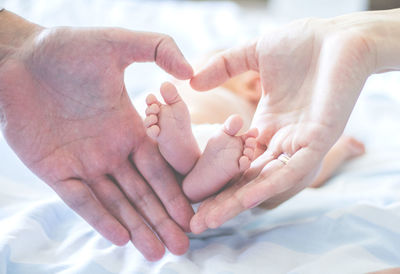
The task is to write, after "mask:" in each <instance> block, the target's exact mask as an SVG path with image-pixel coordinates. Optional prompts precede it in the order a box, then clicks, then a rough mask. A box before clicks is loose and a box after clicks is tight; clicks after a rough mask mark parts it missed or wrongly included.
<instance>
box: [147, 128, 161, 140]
mask: <svg viewBox="0 0 400 274" xmlns="http://www.w3.org/2000/svg"><path fill="white" fill-rule="evenodd" d="M146 133H147V136H149V137H150V138H152V139H156V138H157V137H158V135H160V127H159V126H157V125H153V126H151V127H149V128H147V129H146Z"/></svg>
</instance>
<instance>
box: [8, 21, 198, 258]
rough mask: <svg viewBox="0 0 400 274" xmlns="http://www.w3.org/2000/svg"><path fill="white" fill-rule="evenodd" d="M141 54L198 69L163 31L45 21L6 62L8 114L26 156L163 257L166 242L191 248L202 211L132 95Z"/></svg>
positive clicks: (76, 204) (101, 222) (101, 219)
mask: <svg viewBox="0 0 400 274" xmlns="http://www.w3.org/2000/svg"><path fill="white" fill-rule="evenodd" d="M134 61H138V62H143V61H155V62H157V64H158V65H160V66H161V67H163V68H164V69H165V70H166V71H167V72H170V73H172V74H174V75H175V76H177V77H179V78H181V79H182V78H190V77H191V74H192V70H191V67H190V66H189V65H188V64H187V63H186V61H184V59H183V57H182V55H181V54H180V52H179V50H178V49H177V47H176V45H175V44H174V42H173V41H172V39H170V38H168V37H166V36H163V35H159V34H151V33H140V32H130V31H127V30H123V29H73V28H55V29H42V30H41V31H40V32H38V34H37V36H36V37H35V39H32V41H30V42H29V43H28V42H27V43H25V45H24V47H22V48H21V49H20V50H18V52H17V53H15V54H13V55H11V56H10V57H9V58H7V60H6V61H5V62H3V63H2V64H1V66H0V83H2V86H1V87H0V89H1V93H0V96H1V99H2V100H1V102H6V103H5V104H3V105H1V108H0V110H1V113H2V116H1V118H2V119H1V120H0V121H1V122H2V125H3V133H4V136H5V137H6V140H7V141H8V143H9V144H10V146H11V147H12V148H13V149H14V151H15V152H16V153H17V154H18V156H19V157H20V158H21V159H22V161H23V162H24V163H25V164H26V165H27V166H28V167H29V168H30V169H31V170H32V171H33V172H34V173H35V174H37V175H38V176H39V177H40V178H41V179H43V180H44V181H45V182H46V183H48V184H49V185H50V186H51V187H52V188H53V189H54V190H55V191H56V192H57V194H58V195H59V196H60V197H61V198H62V199H63V200H64V201H65V202H66V203H67V204H68V205H69V206H70V207H71V208H72V209H74V210H75V211H76V212H77V213H78V214H80V215H81V216H82V217H83V218H84V219H85V220H86V221H87V222H88V223H89V224H91V225H92V226H93V227H94V228H95V229H96V230H98V231H99V232H100V233H101V234H102V235H103V236H105V237H106V238H108V239H109V240H111V241H112V242H113V243H115V244H120V245H122V244H125V243H126V242H127V241H128V240H129V239H131V240H132V242H133V243H134V244H135V245H136V246H137V247H138V249H139V250H140V251H141V252H142V253H143V254H144V255H145V256H146V258H148V259H150V260H156V259H159V258H160V257H161V256H162V255H163V253H164V244H165V245H166V246H167V247H168V248H169V249H170V250H171V251H172V252H173V253H176V254H182V253H184V252H185V251H186V250H187V248H188V239H187V237H186V235H185V234H184V232H183V230H185V231H187V230H188V229H189V220H190V218H191V216H192V215H193V213H192V209H191V207H190V205H189V203H188V201H187V200H186V199H185V197H184V195H183V194H182V191H181V189H180V187H179V185H178V184H177V183H176V180H175V175H174V173H173V172H172V171H171V170H170V168H169V166H168V165H167V163H166V162H165V161H164V160H163V158H162V157H161V155H160V153H159V151H158V148H157V146H156V145H155V144H154V143H153V142H152V141H151V140H150V139H149V138H148V137H147V135H146V134H145V131H144V127H143V125H142V120H141V118H140V117H139V115H138V114H137V112H136V110H135V108H134V107H133V105H132V104H131V101H130V99H129V97H128V94H127V91H126V89H125V85H124V79H123V73H124V69H125V67H126V66H128V65H129V64H130V63H132V62H134ZM146 223H147V224H146ZM153 231H154V232H153ZM156 235H157V236H158V237H157V236H156Z"/></svg>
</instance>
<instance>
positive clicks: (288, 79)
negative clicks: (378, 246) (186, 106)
mask: <svg viewBox="0 0 400 274" xmlns="http://www.w3.org/2000/svg"><path fill="white" fill-rule="evenodd" d="M371 56H373V48H371V46H370V45H368V44H367V43H366V41H365V39H364V37H363V36H362V35H361V33H359V32H357V31H348V30H346V31H344V30H343V29H341V28H340V26H339V27H338V26H337V25H334V24H331V23H329V22H328V21H325V20H319V19H307V20H301V21H297V22H294V23H292V24H289V25H287V26H285V27H283V28H282V29H279V30H277V31H274V32H273V33H267V34H266V35H264V36H263V37H262V38H260V39H259V40H258V41H256V42H254V43H252V44H250V45H247V46H245V47H244V48H238V49H231V50H228V51H226V52H224V53H222V54H220V55H218V56H217V57H215V58H214V59H213V60H212V61H211V62H210V64H209V65H208V66H206V68H204V69H203V70H202V71H201V72H200V73H199V74H198V75H196V76H195V77H194V79H193V80H192V82H191V83H192V86H193V87H194V88H196V89H199V90H206V89H209V88H212V87H214V86H216V85H218V84H220V83H222V82H224V81H226V80H227V79H228V78H230V77H232V76H235V75H237V74H240V73H242V72H244V71H247V70H250V69H251V70H256V71H258V72H259V73H260V78H261V83H262V88H263V96H262V98H261V100H260V102H259V104H258V107H257V110H256V114H255V116H254V119H253V123H252V126H253V127H256V128H257V129H258V130H259V132H260V135H259V138H258V142H259V149H258V155H259V158H258V159H257V160H256V161H255V162H254V163H253V165H252V168H251V169H250V170H248V171H247V172H246V173H245V174H244V175H243V176H242V177H241V178H240V179H238V180H237V181H235V182H232V184H231V185H230V187H228V188H227V189H225V190H223V191H222V192H221V193H220V194H218V195H217V196H215V197H212V198H209V199H208V200H206V201H205V202H204V203H203V205H202V206H201V207H200V209H199V211H198V213H196V215H195V216H194V217H193V219H192V222H191V227H192V230H193V231H195V232H201V231H204V230H205V229H207V228H215V227H218V226H219V225H221V224H222V223H224V222H226V221H227V220H229V219H230V218H232V217H234V216H236V215H237V214H238V213H240V212H241V211H243V210H245V209H247V208H251V207H253V206H256V205H258V204H260V203H261V202H265V203H266V205H267V206H268V207H274V206H277V205H278V204H280V203H282V202H283V201H285V200H287V199H288V198H290V197H291V196H293V195H294V194H296V193H297V192H299V191H300V190H302V189H303V188H305V187H306V186H307V185H308V184H309V183H311V181H312V179H313V177H314V176H315V174H316V172H317V171H318V168H319V164H320V162H321V161H322V159H323V157H324V155H325V154H326V152H327V151H328V150H329V149H330V147H331V146H332V145H333V144H334V143H335V142H336V140H337V139H338V138H339V136H340V135H341V133H342V132H343V129H344V127H345V125H346V122H347V120H348V118H349V115H350V113H351V111H352V109H353V107H354V104H355V102H356V100H357V98H358V95H359V92H360V91H361V88H362V87H363V85H364V83H365V81H366V79H367V78H368V76H369V75H370V73H371V72H372V68H373V60H374V58H373V57H371ZM206 79H208V81H206ZM281 154H285V155H286V156H289V157H290V159H289V161H287V163H284V162H282V161H280V160H278V157H279V156H280V155H281Z"/></svg>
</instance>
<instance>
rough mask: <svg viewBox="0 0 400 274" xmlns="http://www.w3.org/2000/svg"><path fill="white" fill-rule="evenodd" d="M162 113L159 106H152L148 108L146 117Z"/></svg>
mask: <svg viewBox="0 0 400 274" xmlns="http://www.w3.org/2000/svg"><path fill="white" fill-rule="evenodd" d="M159 112H160V107H159V106H158V105H157V104H151V105H150V106H149V107H148V108H146V115H150V114H158V113H159Z"/></svg>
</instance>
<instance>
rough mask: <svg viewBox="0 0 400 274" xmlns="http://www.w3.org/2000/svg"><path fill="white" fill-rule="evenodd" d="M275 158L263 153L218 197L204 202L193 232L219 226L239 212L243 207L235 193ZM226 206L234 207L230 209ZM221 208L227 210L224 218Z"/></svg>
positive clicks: (193, 224) (195, 219)
mask: <svg viewBox="0 0 400 274" xmlns="http://www.w3.org/2000/svg"><path fill="white" fill-rule="evenodd" d="M273 159H274V156H273V155H272V154H270V153H268V152H266V153H264V154H262V155H261V156H260V157H258V158H257V159H256V160H255V161H254V162H253V164H252V166H251V168H250V169H249V170H248V171H246V172H245V173H244V174H243V176H242V177H240V178H239V179H238V180H237V181H235V182H232V183H231V185H230V186H229V187H228V188H226V189H224V190H223V191H222V192H221V193H219V194H218V195H217V196H216V197H213V198H212V199H210V198H209V199H207V200H206V201H205V202H203V203H202V204H201V206H200V207H199V209H198V211H197V212H196V214H195V215H194V216H193V218H192V220H191V223H190V227H191V229H192V232H194V233H196V234H198V233H201V232H203V231H205V230H207V228H209V227H210V228H212V227H214V228H215V227H218V226H219V225H221V224H223V223H224V222H225V221H227V220H229V219H230V218H233V217H234V216H236V215H237V214H239V213H240V212H241V211H242V210H243V209H242V206H241V204H240V201H239V200H238V199H236V197H235V193H236V192H237V191H238V190H239V189H240V188H242V187H243V186H244V185H245V184H247V183H249V182H251V181H252V180H254V179H255V178H257V176H259V174H260V172H261V171H262V170H263V169H264V167H265V166H266V165H267V164H268V163H269V162H271V161H272V160H273ZM264 172H265V171H264ZM234 205H236V206H234ZM224 208H227V209H231V208H233V209H232V211H229V210H226V209H224ZM219 210H221V211H224V212H226V213H225V214H226V215H224V216H223V217H225V218H224V219H221V218H219V216H220V215H219V214H218V211H219ZM216 213H217V214H216ZM215 215H217V217H215ZM221 215H222V214H221Z"/></svg>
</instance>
